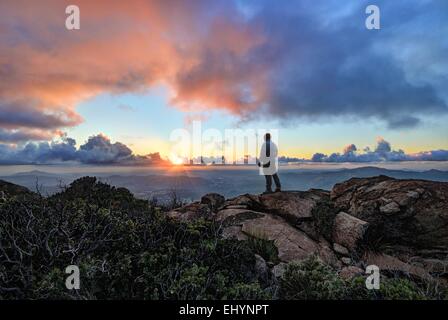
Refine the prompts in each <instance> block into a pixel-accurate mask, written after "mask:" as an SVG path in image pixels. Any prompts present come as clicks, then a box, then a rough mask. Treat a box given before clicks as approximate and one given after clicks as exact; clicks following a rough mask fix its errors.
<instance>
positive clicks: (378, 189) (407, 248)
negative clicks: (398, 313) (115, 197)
mask: <svg viewBox="0 0 448 320" xmlns="http://www.w3.org/2000/svg"><path fill="white" fill-rule="evenodd" d="M168 215H169V216H170V217H172V218H174V219H177V220H184V221H185V220H191V219H197V218H204V219H210V220H213V221H215V222H216V223H218V224H219V225H220V226H221V230H222V237H224V238H233V239H238V240H247V239H264V240H267V241H270V242H272V243H273V244H274V245H275V247H276V249H277V251H278V261H277V262H276V263H277V264H276V265H275V266H273V264H272V261H268V262H267V264H266V263H265V262H266V261H264V260H263V258H261V256H260V257H257V260H256V261H257V268H258V269H260V270H264V271H263V274H264V273H265V267H266V266H268V265H269V266H270V269H271V273H272V274H274V275H275V276H276V277H278V276H280V275H281V274H282V272H283V271H284V268H285V266H286V263H288V262H292V261H301V260H303V259H306V258H308V257H310V256H312V255H314V256H317V257H319V258H320V260H322V261H324V262H326V263H327V264H329V265H331V266H333V267H334V268H336V269H338V270H339V273H340V275H341V277H343V278H347V279H350V278H351V277H354V276H356V275H359V274H361V273H362V271H363V269H362V268H365V266H367V265H369V264H376V265H377V266H378V267H379V268H380V269H381V270H383V271H384V272H389V273H393V272H400V273H404V274H406V275H409V276H412V277H415V278H420V279H425V280H428V279H431V278H432V277H433V276H442V277H445V276H446V275H447V272H446V270H447V265H448V262H447V261H448V259H447V257H448V253H447V252H448V220H447V219H448V183H438V182H430V181H420V180H396V179H392V178H388V177H384V176H379V177H374V178H363V179H351V180H348V181H346V182H344V183H341V184H338V185H336V186H335V187H334V189H333V190H332V191H331V192H328V191H324V190H309V191H287V192H278V193H272V194H264V195H251V194H245V195H241V196H238V197H235V198H232V199H227V200H226V199H224V197H222V196H220V195H218V194H208V195H206V196H204V197H202V199H201V201H200V202H194V203H192V204H189V205H186V206H184V207H181V208H178V209H176V210H173V211H171V212H169V213H168ZM265 276H266V275H263V277H265Z"/></svg>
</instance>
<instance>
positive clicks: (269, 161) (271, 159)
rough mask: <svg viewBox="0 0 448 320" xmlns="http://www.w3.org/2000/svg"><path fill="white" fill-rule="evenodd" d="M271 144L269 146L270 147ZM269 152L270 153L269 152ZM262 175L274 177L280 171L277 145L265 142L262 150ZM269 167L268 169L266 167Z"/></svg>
mask: <svg viewBox="0 0 448 320" xmlns="http://www.w3.org/2000/svg"><path fill="white" fill-rule="evenodd" d="M268 144H269V145H268ZM268 151H269V152H268ZM259 161H260V174H262V175H273V174H275V173H277V170H278V149H277V145H276V144H275V143H274V142H272V141H269V142H268V143H266V142H264V143H263V145H262V146H261V150H260V160H259ZM264 166H267V167H264Z"/></svg>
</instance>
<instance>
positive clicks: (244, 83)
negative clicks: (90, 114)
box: [0, 0, 266, 130]
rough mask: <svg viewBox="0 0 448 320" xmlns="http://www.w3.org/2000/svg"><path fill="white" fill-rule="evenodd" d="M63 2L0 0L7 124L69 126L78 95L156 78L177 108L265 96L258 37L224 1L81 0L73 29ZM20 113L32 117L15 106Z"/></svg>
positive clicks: (143, 84) (0, 74)
mask: <svg viewBox="0 0 448 320" xmlns="http://www.w3.org/2000/svg"><path fill="white" fill-rule="evenodd" d="M68 4H70V3H68V2H66V1H38V2H37V1H33V2H31V1H21V0H19V1H2V3H1V4H0V12H1V13H0V15H1V17H2V19H0V21H1V22H0V30H2V35H1V36H0V114H2V115H4V116H2V119H1V121H0V122H1V123H2V126H5V128H8V130H24V128H28V130H29V129H30V128H31V129H36V130H37V129H39V130H45V129H47V130H54V129H57V128H64V127H69V126H75V125H77V124H79V123H80V122H81V121H82V118H81V117H80V116H79V115H78V114H77V113H76V106H77V104H78V103H79V102H80V101H82V100H84V99H87V98H89V97H92V96H94V95H97V94H99V93H102V92H106V91H107V92H129V91H139V90H145V89H147V88H148V87H150V86H152V85H154V84H156V83H163V84H166V85H168V86H169V87H170V88H171V93H172V100H171V101H172V103H173V105H175V106H178V107H179V108H183V109H195V108H199V109H202V108H222V109H225V110H229V111H231V112H233V113H241V112H243V111H247V110H251V109H253V108H255V106H256V104H257V103H259V101H260V100H261V99H262V98H263V92H264V90H265V88H266V84H265V76H264V75H263V73H264V70H263V68H262V67H260V66H254V65H253V64H252V63H248V62H246V60H247V56H248V55H250V51H251V50H252V49H253V48H254V47H256V46H257V45H259V44H260V43H262V42H263V41H264V39H263V37H261V36H260V32H259V30H257V29H256V28H255V27H248V25H247V24H246V23H245V21H244V18H243V17H242V16H241V15H240V13H238V12H237V10H236V9H235V8H233V7H232V5H228V2H224V1H223V2H221V1H216V2H214V3H211V2H208V1H162V0H160V1H138V0H137V1H126V2H124V1H89V0H78V1H76V4H77V5H78V6H79V8H80V11H81V29H80V30H75V31H69V30H66V29H65V18H66V15H65V7H66V6H67V5H68ZM12 105H16V106H19V107H18V109H19V110H18V111H15V110H11V106H12ZM22 111H23V112H25V113H27V114H28V117H25V115H23V116H22V117H20V116H19V117H18V116H17V114H15V113H16V112H22ZM33 117H34V118H33ZM16 118H23V119H22V120H21V121H18V120H17V119H16ZM45 119H46V120H45Z"/></svg>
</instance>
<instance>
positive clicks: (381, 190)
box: [331, 176, 448, 252]
mask: <svg viewBox="0 0 448 320" xmlns="http://www.w3.org/2000/svg"><path fill="white" fill-rule="evenodd" d="M331 200H332V202H333V203H334V206H335V209H336V210H338V211H344V212H347V213H348V214H349V215H351V216H353V217H356V218H358V219H361V220H363V221H366V222H368V223H369V228H368V234H367V235H366V237H367V240H368V242H370V243H375V244H376V245H377V246H378V245H389V246H390V245H392V246H395V248H396V249H398V247H399V246H401V247H402V248H405V249H407V250H411V251H413V252H414V251H416V252H418V251H419V250H421V249H440V248H443V249H447V246H448V183H444V182H434V181H423V180H397V179H393V178H389V177H386V176H379V177H375V178H353V179H350V180H348V181H346V182H343V183H340V184H337V185H335V187H334V188H333V190H332V191H331Z"/></svg>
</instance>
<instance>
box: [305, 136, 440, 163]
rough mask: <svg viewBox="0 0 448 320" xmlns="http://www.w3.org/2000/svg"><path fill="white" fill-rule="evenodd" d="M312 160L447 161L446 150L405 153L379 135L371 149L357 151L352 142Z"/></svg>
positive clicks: (316, 155)
mask: <svg viewBox="0 0 448 320" xmlns="http://www.w3.org/2000/svg"><path fill="white" fill-rule="evenodd" d="M311 161H312V162H383V161H448V150H434V151H425V152H419V153H413V154H407V153H405V152H404V151H403V150H401V149H399V150H393V148H392V146H391V144H390V143H389V142H388V141H386V140H384V139H383V138H381V137H379V138H378V140H377V145H376V147H375V149H374V150H373V151H371V150H370V148H369V147H366V148H364V150H363V152H358V148H357V147H356V146H355V145H354V144H350V145H348V146H346V147H345V148H344V150H343V152H342V153H332V154H330V155H326V154H323V153H315V154H314V155H313V156H312V158H311Z"/></svg>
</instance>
